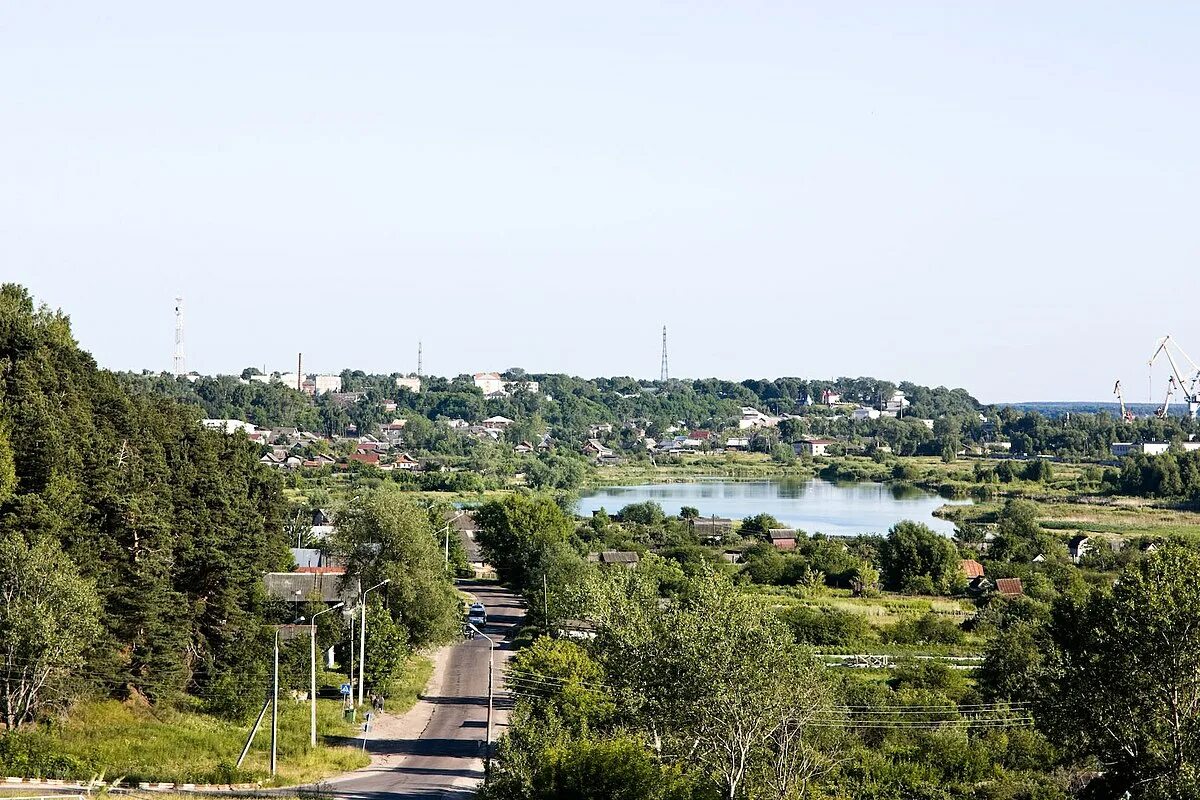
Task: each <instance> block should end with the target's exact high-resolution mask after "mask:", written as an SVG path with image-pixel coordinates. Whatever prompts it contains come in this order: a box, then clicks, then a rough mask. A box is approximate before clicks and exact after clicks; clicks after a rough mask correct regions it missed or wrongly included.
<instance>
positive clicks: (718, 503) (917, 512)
mask: <svg viewBox="0 0 1200 800" xmlns="http://www.w3.org/2000/svg"><path fill="white" fill-rule="evenodd" d="M647 500H650V501H653V502H655V503H658V504H659V505H661V506H662V507H663V510H664V511H665V512H666V513H668V514H678V513H679V509H680V508H681V507H682V506H693V507H695V508H697V509H699V511H700V514H701V515H702V516H706V517H707V516H713V515H715V516H719V517H731V518H733V519H742V518H744V517H748V516H750V515H752V514H761V513H766V514H770V515H772V516H773V517H775V518H776V519H778V520H780V521H781V522H783V523H785V524H787V525H792V526H795V527H797V528H800V529H802V530H805V531H807V532H808V533H816V532H818V531H819V532H821V533H826V534H829V535H834V536H853V535H855V534H859V533H886V532H887V530H888V529H889V528H890V527H891V526H892V525H895V524H896V523H897V522H899V521H900V520H905V519H911V520H916V521H918V522H923V523H925V524H926V525H929V526H930V527H931V528H933V529H934V530H936V531H939V532H940V533H943V534H945V535H947V536H949V535H951V534H953V533H954V525H953V523H951V522H948V521H946V520H941V519H938V518H937V517H934V516H933V511H934V509H936V508H938V507H940V506H942V505H944V504H946V503H947V502H949V503H964V502H970V501H969V500H945V499H943V498H941V497H938V496H937V495H935V494H932V493H930V492H927V491H925V490H923V489H919V488H917V487H915V486H911V485H885V484H882V483H831V482H829V481H826V480H821V479H820V478H814V479H811V480H802V479H797V478H790V479H785V480H778V481H726V480H701V481H695V482H692V483H658V484H644V485H641V486H613V487H608V488H605V489H600V490H598V491H595V492H593V493H591V494H588V495H585V496H584V497H582V498H581V499H580V501H579V503H578V505H577V506H576V512H577V513H579V514H582V515H584V516H590V515H591V513H592V512H593V511H595V510H597V509H599V508H601V507H604V508H605V509H607V510H608V512H609V513H615V512H617V511H619V510H620V509H621V508H622V507H623V506H625V505H628V504H630V503H641V502H644V501H647Z"/></svg>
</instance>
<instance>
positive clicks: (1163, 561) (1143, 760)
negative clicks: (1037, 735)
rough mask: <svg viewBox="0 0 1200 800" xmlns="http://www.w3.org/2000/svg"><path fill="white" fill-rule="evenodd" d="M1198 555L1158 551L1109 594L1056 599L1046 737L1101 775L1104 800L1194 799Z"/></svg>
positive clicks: (1198, 733)
mask: <svg viewBox="0 0 1200 800" xmlns="http://www.w3.org/2000/svg"><path fill="white" fill-rule="evenodd" d="M1198 573H1200V554H1198V553H1197V552H1196V551H1195V550H1192V549H1188V548H1184V547H1182V546H1178V545H1172V546H1168V547H1164V548H1162V549H1160V550H1159V551H1157V552H1155V553H1154V554H1153V555H1151V556H1149V557H1148V558H1146V559H1144V560H1143V561H1141V562H1140V563H1138V564H1136V565H1134V566H1133V567H1131V568H1129V569H1127V570H1125V571H1124V572H1122V573H1121V576H1120V579H1119V580H1118V581H1117V582H1116V584H1115V585H1114V586H1113V588H1112V591H1111V593H1104V592H1100V591H1096V592H1094V593H1093V594H1092V595H1091V596H1090V597H1089V598H1088V599H1087V600H1086V601H1084V602H1081V603H1063V604H1061V605H1060V607H1059V608H1058V609H1057V610H1056V612H1055V616H1054V620H1053V622H1052V623H1051V626H1050V636H1051V639H1052V640H1053V642H1054V644H1055V649H1054V651H1053V653H1052V654H1051V659H1050V661H1051V663H1050V664H1049V665H1048V667H1047V668H1046V669H1045V670H1044V671H1043V673H1042V680H1041V687H1042V696H1043V697H1046V698H1051V699H1052V700H1053V702H1049V703H1046V704H1045V705H1044V708H1043V712H1042V715H1041V719H1042V720H1043V723H1044V725H1045V727H1046V729H1047V730H1048V732H1049V733H1050V735H1051V737H1052V738H1053V739H1055V740H1057V741H1058V742H1060V743H1061V744H1062V745H1063V746H1064V747H1068V748H1070V749H1071V751H1073V752H1075V753H1077V754H1078V755H1081V756H1085V755H1086V756H1092V757H1094V758H1095V759H1096V760H1097V762H1098V763H1099V764H1100V765H1101V768H1102V769H1103V770H1104V772H1105V773H1106V775H1105V781H1104V782H1105V784H1106V787H1107V789H1106V794H1107V796H1113V797H1115V796H1119V795H1120V794H1121V793H1122V792H1124V791H1130V792H1132V793H1133V794H1134V795H1136V796H1138V797H1148V798H1149V797H1153V798H1185V797H1196V796H1197V794H1198V793H1200V780H1198V774H1200V772H1198V770H1200V763H1198V759H1200V583H1198V582H1197V581H1196V575H1197V574H1198Z"/></svg>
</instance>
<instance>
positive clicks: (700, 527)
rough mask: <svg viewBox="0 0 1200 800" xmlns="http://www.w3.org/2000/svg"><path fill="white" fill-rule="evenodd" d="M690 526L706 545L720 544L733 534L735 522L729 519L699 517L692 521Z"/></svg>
mask: <svg viewBox="0 0 1200 800" xmlns="http://www.w3.org/2000/svg"><path fill="white" fill-rule="evenodd" d="M689 524H690V525H691V527H692V530H693V531H694V532H695V533H696V535H697V536H699V537H700V539H701V540H703V541H704V542H705V543H706V544H719V543H720V542H721V541H723V540H724V539H725V537H726V536H729V535H730V534H731V533H733V520H731V519H729V518H727V517H716V516H712V517H697V518H696V519H693V520H690V521H689Z"/></svg>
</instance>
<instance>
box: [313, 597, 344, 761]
mask: <svg viewBox="0 0 1200 800" xmlns="http://www.w3.org/2000/svg"><path fill="white" fill-rule="evenodd" d="M344 605H345V603H338V604H337V605H336V606H330V607H329V608H326V609H323V610H321V611H318V612H317V613H315V614H313V615H312V619H311V620H310V621H309V623H310V624H309V650H310V652H311V654H312V664H311V667H312V668H311V669H310V670H309V674H308V678H309V680H308V699H309V705H310V708H309V711H310V713H309V723H310V724H309V728H308V743H309V745H311V746H312V747H316V746H317V617H319V616H321V615H322V614H328V613H329V612H330V611H337V610H338V609H339V608H341V607H342V606H344Z"/></svg>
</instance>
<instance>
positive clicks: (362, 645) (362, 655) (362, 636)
mask: <svg viewBox="0 0 1200 800" xmlns="http://www.w3.org/2000/svg"><path fill="white" fill-rule="evenodd" d="M391 582H392V579H391V578H387V579H385V580H384V581H383V582H381V583H377V584H375V585H374V586H372V587H371V588H370V589H367V591H365V592H363V593H362V618H361V619H360V620H359V630H358V637H359V639H358V704H359V705H360V706H361V705H362V703H363V682H364V680H365V675H364V671H365V670H364V667H365V666H366V663H367V595H368V594H369V593H371V592H373V591H375V590H376V589H378V588H380V587H381V586H386V585H388V584H389V583H391Z"/></svg>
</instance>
